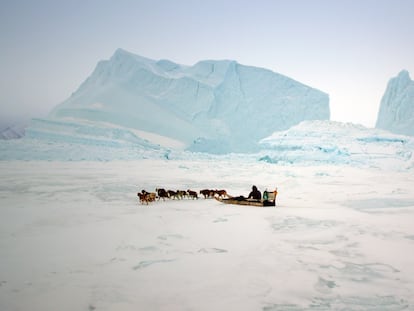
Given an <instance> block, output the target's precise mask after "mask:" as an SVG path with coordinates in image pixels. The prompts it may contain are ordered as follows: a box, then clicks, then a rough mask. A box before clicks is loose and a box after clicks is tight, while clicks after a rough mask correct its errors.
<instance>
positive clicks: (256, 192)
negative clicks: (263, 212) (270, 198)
mask: <svg viewBox="0 0 414 311" xmlns="http://www.w3.org/2000/svg"><path fill="white" fill-rule="evenodd" d="M247 198H248V199H254V200H261V199H262V194H261V192H260V191H259V190H258V189H257V187H256V186H253V187H252V192H250V194H249V196H248V197H247Z"/></svg>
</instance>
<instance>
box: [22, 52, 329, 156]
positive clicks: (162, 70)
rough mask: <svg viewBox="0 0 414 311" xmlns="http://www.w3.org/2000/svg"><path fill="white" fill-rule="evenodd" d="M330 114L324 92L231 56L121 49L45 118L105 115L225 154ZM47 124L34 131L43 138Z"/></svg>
mask: <svg viewBox="0 0 414 311" xmlns="http://www.w3.org/2000/svg"><path fill="white" fill-rule="evenodd" d="M329 116H330V112H329V98H328V95H327V94H325V93H323V92H321V91H318V90H316V89H313V88H311V87H308V86H306V85H303V84H301V83H299V82H297V81H295V80H292V79H290V78H288V77H285V76H283V75H280V74H277V73H274V72H272V71H270V70H266V69H262V68H256V67H250V66H244V65H240V64H238V63H237V62H235V61H230V60H221V61H214V60H206V61H200V62H198V63H197V64H195V65H193V66H184V65H180V64H176V63H174V62H172V61H169V60H159V61H155V60H151V59H148V58H144V57H141V56H138V55H134V54H132V53H129V52H127V51H124V50H121V49H118V50H117V51H116V52H115V54H114V55H113V56H112V57H111V58H110V59H109V60H106V61H101V62H99V63H98V65H97V67H96V68H95V70H94V72H93V73H92V75H91V76H90V77H89V78H88V79H87V80H86V81H85V82H84V83H83V84H82V85H81V86H80V87H79V89H78V90H77V91H76V92H75V93H73V94H72V96H71V97H70V98H69V99H67V100H66V101H65V102H63V103H62V104H60V105H58V106H57V107H56V108H55V109H54V110H53V111H52V112H51V113H50V115H49V117H48V119H50V120H52V121H56V120H57V121H64V120H66V119H70V122H71V123H73V122H76V120H79V121H82V122H83V121H88V122H95V121H96V122H99V123H103V122H105V123H109V124H112V126H118V127H121V128H131V129H134V130H140V131H145V132H147V133H154V134H157V135H160V136H165V137H168V138H170V139H174V140H178V141H181V142H182V143H184V145H185V146H186V147H187V149H188V150H190V151H202V152H210V153H218V154H220V153H228V152H251V151H255V150H257V146H258V145H257V142H258V141H259V140H260V139H262V138H264V137H267V136H269V135H270V134H271V133H273V132H274V131H280V130H286V129H288V128H290V127H291V126H293V125H295V124H298V123H299V122H301V121H303V120H327V119H329ZM44 125H45V124H43V126H42V130H38V129H35V128H32V129H31V130H30V129H29V132H30V133H31V135H35V136H36V135H37V137H41V136H42V131H43V130H44ZM32 127H36V124H34V125H33V126H32Z"/></svg>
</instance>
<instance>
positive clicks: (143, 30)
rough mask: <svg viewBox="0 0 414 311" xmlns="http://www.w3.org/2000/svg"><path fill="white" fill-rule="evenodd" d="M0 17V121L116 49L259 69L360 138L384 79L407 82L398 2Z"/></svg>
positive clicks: (6, 12)
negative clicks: (308, 97)
mask: <svg viewBox="0 0 414 311" xmlns="http://www.w3.org/2000/svg"><path fill="white" fill-rule="evenodd" d="M0 8H1V9H0V26H1V27H0V35H1V37H2V49H1V52H0V53H1V54H0V66H1V68H2V69H3V70H2V74H1V75H0V77H1V78H0V87H1V89H0V108H1V111H2V113H1V118H0V119H3V120H7V119H14V118H16V119H17V118H25V117H43V116H45V115H46V114H47V113H48V112H49V111H50V110H51V109H52V108H53V107H55V106H56V105H58V104H60V103H61V102H62V101H64V100H65V99H67V98H68V97H69V96H70V94H71V93H72V92H74V91H76V89H77V88H78V87H79V86H80V84H81V83H82V82H83V81H84V80H85V79H86V78H87V77H88V76H89V75H90V74H91V73H92V71H93V69H94V68H95V66H96V64H97V63H98V61H100V60H103V59H108V58H110V57H111V55H112V54H113V53H114V52H115V51H116V49H118V48H122V49H125V50H127V51H129V52H131V53H134V54H138V55H141V56H144V57H148V58H151V59H169V60H171V61H174V62H177V63H180V64H183V65H193V64H195V63H196V62H198V61H201V60H205V59H215V60H218V59H231V60H236V61H237V62H239V63H240V64H243V65H248V66H255V67H262V68H266V69H270V70H272V71H275V72H277V73H280V74H283V75H286V76H288V77H290V78H292V79H295V80H297V81H299V82H301V83H304V84H306V85H308V86H311V87H313V88H316V89H319V90H321V91H323V92H325V93H328V94H329V96H330V109H331V119H332V120H334V121H343V122H353V123H360V124H363V125H365V126H368V127H373V126H375V122H376V118H377V114H378V110H379V104H380V100H381V97H382V95H383V94H384V92H385V89H386V86H387V83H388V81H389V79H390V78H392V77H395V76H396V75H398V73H399V72H400V71H401V70H403V69H405V70H407V71H408V72H409V73H410V74H411V76H412V75H413V73H414V59H413V57H412V55H414V42H413V41H412V40H411V37H412V33H413V32H414V20H413V19H412V12H414V2H413V1H410V0H397V1H392V2H391V1H386V0H380V1H374V0H366V1H347V2H340V1H326V0H317V1H312V2H310V1H304V0H294V1H289V2H285V1H264V0H259V1H256V2H249V1H226V2H219V1H216V0H214V1H208V2H203V1H176V2H163V1H161V0H155V1H154V0H153V1H127V0H125V1H118V2H116V3H115V2H114V3H112V2H110V1H96V0H90V1H78V0H75V1H71V2H70V3H68V2H64V1H51V0H40V1H36V2H31V1H28V0H17V1H8V0H6V1H2V3H1V4H0ZM0 121H1V120H0Z"/></svg>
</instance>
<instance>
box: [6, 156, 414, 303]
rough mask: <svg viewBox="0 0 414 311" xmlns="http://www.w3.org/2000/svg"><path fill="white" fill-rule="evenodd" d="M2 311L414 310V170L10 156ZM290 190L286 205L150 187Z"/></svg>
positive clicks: (284, 195) (282, 194) (283, 193)
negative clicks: (169, 195)
mask: <svg viewBox="0 0 414 311" xmlns="http://www.w3.org/2000/svg"><path fill="white" fill-rule="evenodd" d="M0 171H1V180H0V205H1V208H0V249H1V259H0V263H1V264H0V309H1V310H33V311H36V310H42V311H43V310H71V311H72V310H117V311H118V310H266V311H279V310H290V311H292V310H295V311H296V310H387V311H388V310H393V311H394V310H413V309H414V227H413V225H412V224H413V220H414V195H413V191H412V185H413V184H414V177H413V174H412V170H411V169H408V170H391V169H381V168H370V167H363V168H356V167H350V166H346V165H339V164H337V165H317V166H312V165H307V166H300V165H288V166H282V165H277V164H270V163H266V162H260V161H257V160H255V159H253V160H252V159H251V158H248V157H247V158H243V157H242V156H238V157H237V156H234V157H228V158H222V159H221V160H217V159H216V160H214V161H212V160H209V159H208V158H205V159H201V158H200V159H197V158H193V159H186V160H180V159H177V160H170V161H168V160H162V159H158V160H157V159H147V160H145V159H141V160H136V161H110V162H99V161H89V162H86V161H79V162H76V161H75V162H65V161H63V162H60V161H0ZM252 184H256V185H257V186H258V188H259V189H260V190H262V191H263V190H264V189H265V188H266V187H268V188H272V187H275V186H276V187H278V190H279V195H278V199H277V207H276V208H275V207H268V208H257V207H247V206H231V205H222V204H220V203H219V202H217V201H215V200H212V199H207V200H206V199H199V200H186V199H185V200H169V201H165V202H163V201H160V202H155V203H152V204H150V205H148V206H146V205H140V204H138V200H137V197H136V192H137V191H140V190H141V189H147V190H154V189H155V188H156V187H165V188H169V189H174V190H175V189H185V190H186V189H189V188H190V189H193V190H200V189H202V188H224V189H227V191H228V192H229V193H230V194H234V195H238V194H247V193H248V192H249V190H250V187H251V185H252Z"/></svg>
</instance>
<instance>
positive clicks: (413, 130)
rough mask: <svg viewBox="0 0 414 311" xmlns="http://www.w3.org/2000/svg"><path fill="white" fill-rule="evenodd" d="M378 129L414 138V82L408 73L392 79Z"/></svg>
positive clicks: (384, 99)
mask: <svg viewBox="0 0 414 311" xmlns="http://www.w3.org/2000/svg"><path fill="white" fill-rule="evenodd" d="M376 127H377V128H381V129H385V130H388V131H391V132H393V133H397V134H405V135H411V136H414V81H412V80H411V78H410V75H409V73H408V71H406V70H403V71H401V72H400V73H399V74H398V76H397V77H395V78H392V79H391V80H390V81H389V83H388V86H387V89H386V91H385V94H384V96H383V97H382V100H381V105H380V110H379V113H378V119H377V124H376Z"/></svg>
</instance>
